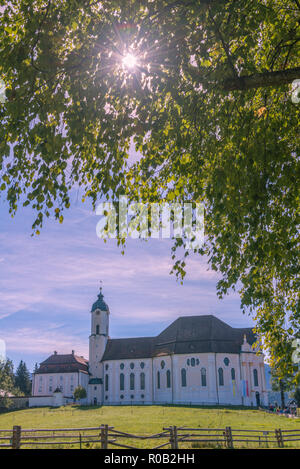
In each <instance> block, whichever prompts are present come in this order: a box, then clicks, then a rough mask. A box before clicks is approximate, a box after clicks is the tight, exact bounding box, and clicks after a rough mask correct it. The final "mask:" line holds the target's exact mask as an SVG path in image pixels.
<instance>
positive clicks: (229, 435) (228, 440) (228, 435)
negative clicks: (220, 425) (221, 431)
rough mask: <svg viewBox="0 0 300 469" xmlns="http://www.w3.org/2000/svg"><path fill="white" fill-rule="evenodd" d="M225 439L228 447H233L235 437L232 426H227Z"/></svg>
mask: <svg viewBox="0 0 300 469" xmlns="http://www.w3.org/2000/svg"><path fill="white" fill-rule="evenodd" d="M225 440H226V446H227V448H229V449H233V439H232V431H231V427H226V428H225Z"/></svg>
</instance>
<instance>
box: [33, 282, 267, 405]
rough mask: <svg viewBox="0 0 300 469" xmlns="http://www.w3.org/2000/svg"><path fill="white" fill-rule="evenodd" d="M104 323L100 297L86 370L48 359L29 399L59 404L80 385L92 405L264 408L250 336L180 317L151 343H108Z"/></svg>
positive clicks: (260, 368) (67, 358)
mask: <svg viewBox="0 0 300 469" xmlns="http://www.w3.org/2000/svg"><path fill="white" fill-rule="evenodd" d="M109 316H110V312H109V308H108V306H107V304H106V303H105V302H104V299H103V294H102V291H100V293H99V295H98V299H97V301H96V302H95V303H94V304H93V307H92V310H91V335H90V337H89V362H87V360H85V359H84V358H83V357H78V356H77V355H75V354H74V352H73V353H72V354H70V355H58V354H54V355H52V356H51V357H49V358H48V359H47V360H46V361H45V362H43V363H41V365H40V368H39V369H38V370H37V371H36V373H35V375H34V379H33V390H32V394H33V396H41V397H42V396H44V397H46V396H48V397H49V396H51V395H52V394H53V392H54V390H56V391H57V388H59V389H60V390H61V393H62V394H63V396H64V399H65V401H64V402H66V401H67V400H68V399H70V398H72V393H73V391H74V389H75V388H76V386H77V385H81V386H83V387H85V388H86V390H87V399H86V402H87V403H88V404H95V405H101V404H104V405H122V404H139V405H142V404H164V403H168V404H198V405H218V404H220V405H245V406H257V405H267V389H266V379H265V368H264V357H263V355H262V354H257V353H256V350H255V349H254V347H253V344H254V343H255V340H256V338H255V335H254V333H253V330H252V329H251V328H233V327H231V326H229V325H228V324H226V323H224V322H223V321H221V320H220V319H218V318H216V317H215V316H211V315H209V316H206V315H205V316H186V317H180V318H178V319H176V320H175V321H174V322H173V323H172V324H170V326H168V327H167V328H166V329H164V330H163V331H162V332H161V333H160V334H159V335H158V336H156V337H137V338H125V339H111V338H110V337H109ZM31 399H34V398H31ZM39 401H40V402H42V401H43V399H42V400H40V399H39ZM44 401H45V399H44ZM46 401H47V399H46ZM34 402H35V404H34V405H37V404H36V402H37V400H35V401H34ZM30 405H32V404H30ZM40 405H41V404H40ZM44 405H49V403H48V404H46V403H45V404H44Z"/></svg>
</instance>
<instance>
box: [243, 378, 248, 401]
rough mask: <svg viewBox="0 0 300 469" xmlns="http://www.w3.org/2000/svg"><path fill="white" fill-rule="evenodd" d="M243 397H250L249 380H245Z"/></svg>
mask: <svg viewBox="0 0 300 469" xmlns="http://www.w3.org/2000/svg"><path fill="white" fill-rule="evenodd" d="M243 397H249V386H248V380H246V379H244V380H243Z"/></svg>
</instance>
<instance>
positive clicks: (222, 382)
mask: <svg viewBox="0 0 300 469" xmlns="http://www.w3.org/2000/svg"><path fill="white" fill-rule="evenodd" d="M218 373H219V386H224V373H223V368H219V369H218Z"/></svg>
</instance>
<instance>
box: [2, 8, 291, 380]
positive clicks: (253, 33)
mask: <svg viewBox="0 0 300 469" xmlns="http://www.w3.org/2000/svg"><path fill="white" fill-rule="evenodd" d="M0 4H2V5H3V8H2V14H1V20H0V21H1V28H0V44H1V45H0V52H1V64H0V76H1V77H2V79H3V80H4V82H5V84H6V87H7V91H6V95H7V99H6V101H5V103H4V104H3V105H2V106H1V107H0V119H1V122H2V126H1V129H0V164H1V175H2V183H1V186H0V188H1V189H2V190H3V191H5V193H6V196H7V199H8V201H9V204H10V210H11V212H12V213H14V212H15V210H16V209H17V206H18V205H19V204H20V203H21V204H22V203H23V205H29V204H30V205H31V206H32V208H33V209H34V210H35V211H36V213H37V217H36V220H35V222H34V224H33V229H34V230H35V232H36V233H37V234H38V233H39V230H40V227H41V226H42V223H43V218H44V217H45V216H50V215H54V216H55V217H56V218H57V219H58V220H59V221H60V222H62V221H63V214H62V212H63V209H64V208H68V207H69V206H70V191H71V189H72V187H74V186H80V187H81V188H82V190H83V191H84V198H86V197H89V198H91V200H92V201H93V203H94V204H95V203H96V201H97V200H99V199H100V198H103V197H106V198H115V199H116V198H118V196H119V195H120V194H124V193H127V194H128V196H129V197H130V198H131V199H132V200H136V199H138V200H140V201H147V202H152V201H154V202H155V201H161V200H166V201H173V202H175V201H179V202H182V200H192V201H194V202H196V201H203V202H204V204H205V209H206V213H205V219H206V224H205V230H206V244H205V246H204V248H203V250H201V252H200V253H202V254H203V253H205V254H206V255H207V256H208V258H209V262H210V265H211V266H212V268H213V269H215V270H218V271H219V272H221V274H222V280H221V281H220V282H219V283H218V286H217V289H218V293H219V295H220V296H222V295H225V294H226V293H227V292H228V291H229V290H230V289H231V288H238V289H239V291H240V295H241V302H242V308H243V310H247V311H249V310H250V311H251V312H254V314H255V317H256V324H257V330H258V332H259V333H260V334H261V335H263V337H264V343H265V347H266V348H268V349H269V350H270V356H271V358H272V365H273V366H276V367H278V366H279V364H280V369H281V372H282V374H284V373H286V372H287V371H288V372H293V373H296V372H297V368H296V367H295V364H293V363H292V360H291V353H288V354H287V355H286V358H285V360H282V357H283V355H282V354H283V353H286V352H287V350H290V349H291V347H290V345H289V344H290V342H291V339H292V338H293V337H295V336H296V334H297V333H299V329H300V312H299V296H298V292H299V231H298V230H299V183H298V184H297V182H299V178H298V176H297V175H299V159H298V155H299V129H298V125H299V105H297V104H294V103H293V102H292V100H291V87H290V86H289V83H290V82H291V81H292V80H294V79H295V78H297V77H298V78H300V72H299V65H300V63H299V62H300V60H299V41H300V31H299V13H300V4H299V1H298V0H264V1H261V0H258V1H249V0H231V1H225V0H202V1H188V0H185V1H184V0H182V1H159V2H153V1H150V0H148V1H136V0H126V1H120V0H119V1H110V2H105V1H104V2H95V1H93V0H83V1H77V0H68V1H63V0H47V1H43V0H30V1H29V0H12V1H10V2H8V3H6V2H3V1H1V2H0ZM128 51H130V52H132V53H134V54H135V55H136V57H137V61H138V65H137V67H135V68H134V69H126V67H124V65H123V64H122V58H123V57H124V55H125V54H126V53H127V52H128ZM132 141H133V142H134V143H135V146H136V150H137V151H138V152H140V154H141V159H140V160H139V161H138V162H137V163H136V164H135V165H134V166H133V167H132V166H131V167H129V166H128V164H127V158H128V154H129V148H130V143H131V142H132ZM180 247H181V245H180V240H176V242H175V246H174V255H175V254H176V253H175V251H176V249H177V248H180ZM179 251H180V250H177V251H176V252H177V253H178V252H179ZM187 255H188V252H187V253H185V254H184V259H180V258H177V260H176V262H175V261H174V262H175V264H174V270H175V271H176V272H177V274H178V275H179V276H181V277H184V275H185V270H186V266H185V262H186V260H185V258H186V256H187Z"/></svg>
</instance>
